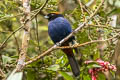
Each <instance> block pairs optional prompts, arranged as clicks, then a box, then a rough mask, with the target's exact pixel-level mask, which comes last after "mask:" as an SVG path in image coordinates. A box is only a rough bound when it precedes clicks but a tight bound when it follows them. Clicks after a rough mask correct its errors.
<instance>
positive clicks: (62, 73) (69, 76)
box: [59, 71, 74, 80]
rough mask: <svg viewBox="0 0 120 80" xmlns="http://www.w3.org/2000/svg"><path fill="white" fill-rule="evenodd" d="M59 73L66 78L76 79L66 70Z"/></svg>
mask: <svg viewBox="0 0 120 80" xmlns="http://www.w3.org/2000/svg"><path fill="white" fill-rule="evenodd" d="M59 73H60V74H61V75H62V76H63V77H64V78H65V80H74V78H73V77H72V76H71V75H68V74H67V73H66V72H63V71H59Z"/></svg>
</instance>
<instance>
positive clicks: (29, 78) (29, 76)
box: [27, 70, 35, 80]
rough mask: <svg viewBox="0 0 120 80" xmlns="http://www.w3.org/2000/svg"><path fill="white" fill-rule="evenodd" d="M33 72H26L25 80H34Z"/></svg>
mask: <svg viewBox="0 0 120 80" xmlns="http://www.w3.org/2000/svg"><path fill="white" fill-rule="evenodd" d="M33 73H34V71H31V70H28V71H27V80H35V73H34V74H33Z"/></svg>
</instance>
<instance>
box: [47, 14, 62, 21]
mask: <svg viewBox="0 0 120 80" xmlns="http://www.w3.org/2000/svg"><path fill="white" fill-rule="evenodd" d="M58 17H63V15H62V14H58V13H49V14H47V15H46V16H45V18H46V19H48V21H51V20H54V19H55V18H58Z"/></svg>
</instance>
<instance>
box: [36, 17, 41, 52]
mask: <svg viewBox="0 0 120 80" xmlns="http://www.w3.org/2000/svg"><path fill="white" fill-rule="evenodd" d="M35 23H36V29H35V30H36V40H37V43H38V49H39V51H40V45H39V33H38V22H37V16H36V17H35Z"/></svg>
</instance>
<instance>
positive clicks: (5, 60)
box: [2, 55, 12, 64]
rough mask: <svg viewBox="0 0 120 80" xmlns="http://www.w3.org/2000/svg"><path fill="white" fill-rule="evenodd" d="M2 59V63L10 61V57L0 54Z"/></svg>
mask: <svg viewBox="0 0 120 80" xmlns="http://www.w3.org/2000/svg"><path fill="white" fill-rule="evenodd" d="M2 60H3V64H7V62H10V61H11V60H12V58H10V57H8V56H5V55H2Z"/></svg>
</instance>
